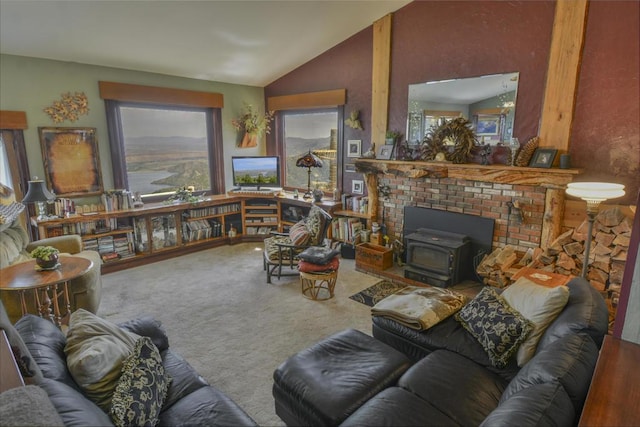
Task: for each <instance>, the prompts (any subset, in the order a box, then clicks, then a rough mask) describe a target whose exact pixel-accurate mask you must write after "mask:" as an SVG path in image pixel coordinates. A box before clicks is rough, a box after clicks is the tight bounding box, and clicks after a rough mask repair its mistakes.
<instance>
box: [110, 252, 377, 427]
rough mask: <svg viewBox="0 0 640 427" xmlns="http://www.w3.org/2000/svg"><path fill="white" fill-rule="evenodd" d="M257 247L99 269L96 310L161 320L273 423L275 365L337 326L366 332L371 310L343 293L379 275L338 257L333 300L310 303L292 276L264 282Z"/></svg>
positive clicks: (197, 362) (250, 408)
mask: <svg viewBox="0 0 640 427" xmlns="http://www.w3.org/2000/svg"><path fill="white" fill-rule="evenodd" d="M261 246H262V245H261V243H243V244H238V245H233V246H222V247H219V248H214V249H209V250H206V251H201V252H197V253H194V254H189V255H184V256H181V257H177V258H173V259H170V260H167V261H162V262H157V263H153V264H148V265H144V266H141V267H136V268H132V269H128V270H124V271H119V272H116V273H111V274H107V275H104V276H103V278H102V282H103V289H102V302H101V305H100V310H99V311H98V314H99V315H100V316H102V317H104V318H106V319H108V320H111V321H113V322H121V321H125V320H128V319H131V318H134V317H137V316H140V315H142V314H149V315H152V316H153V317H155V318H156V319H159V320H160V321H161V322H162V323H163V326H164V327H165V329H166V330H167V334H168V336H169V342H170V345H171V347H172V349H173V350H174V351H176V352H178V353H180V354H181V355H182V356H183V357H184V358H185V359H186V360H187V361H189V363H191V365H193V367H194V368H195V369H197V370H198V372H199V373H200V374H201V375H202V376H203V377H204V378H206V379H207V380H208V381H209V382H210V383H211V384H212V385H214V386H216V387H218V388H219V389H221V390H222V391H224V392H225V393H227V394H228V395H229V396H230V397H231V398H232V399H234V400H235V401H236V402H237V403H238V404H239V405H240V406H241V407H242V408H244V410H245V411H247V413H248V414H249V415H250V416H251V417H253V418H254V419H255V421H256V422H257V423H258V424H260V425H263V426H279V425H283V423H282V421H281V420H280V418H278V416H277V415H276V414H275V411H274V405H273V397H272V395H271V386H272V384H273V380H272V375H273V371H274V370H275V369H276V368H277V367H278V365H279V364H280V363H282V362H283V361H284V360H285V359H286V358H287V357H288V356H290V355H292V354H294V353H296V352H298V351H300V350H302V349H304V348H306V347H308V346H310V345H311V344H313V343H314V342H316V341H318V340H320V339H321V338H323V337H326V336H328V335H331V334H332V333H334V332H337V331H340V330H343V329H346V328H355V329H358V330H361V331H363V332H365V333H367V334H370V333H371V314H370V307H368V306H366V305H364V304H360V303H358V302H356V301H354V300H352V299H350V298H349V296H350V295H353V294H354V293H357V292H359V291H361V290H363V289H365V288H368V287H370V286H371V285H373V284H374V283H377V282H379V281H380V279H379V278H376V277H373V276H368V275H365V274H363V273H360V272H356V271H355V265H354V264H355V263H354V260H345V259H341V260H340V261H341V265H340V269H339V274H338V282H337V285H336V290H335V297H334V298H332V299H330V300H328V301H312V300H308V299H306V298H304V297H303V296H302V295H301V292H300V284H299V279H298V277H287V278H283V279H281V280H277V279H275V280H274V283H273V284H271V285H268V284H267V283H266V274H265V272H264V270H263V269H262V258H261V257H262V253H261Z"/></svg>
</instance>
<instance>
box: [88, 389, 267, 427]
mask: <svg viewBox="0 0 640 427" xmlns="http://www.w3.org/2000/svg"><path fill="white" fill-rule="evenodd" d="M95 425H98V424H95ZM158 425H160V426H256V425H257V424H256V423H255V421H253V420H252V419H251V417H249V415H247V414H246V412H244V411H243V410H242V408H240V407H239V406H238V405H237V404H236V403H235V402H233V401H232V400H231V398H229V397H228V396H227V395H225V394H224V393H222V392H221V391H219V390H217V389H215V388H213V387H210V386H206V387H202V388H200V389H198V390H196V391H195V392H193V393H191V394H189V395H188V396H186V397H185V398H184V399H181V400H180V401H178V402H176V403H175V404H174V405H172V406H171V407H168V408H167V407H166V406H165V407H164V409H163V411H162V412H161V413H160V422H159V423H158Z"/></svg>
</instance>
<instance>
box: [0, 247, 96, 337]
mask: <svg viewBox="0 0 640 427" xmlns="http://www.w3.org/2000/svg"><path fill="white" fill-rule="evenodd" d="M92 265H93V262H91V261H90V260H88V259H86V258H81V257H77V256H61V257H60V267H58V268H56V269H54V270H42V271H39V270H38V269H37V268H36V260H31V261H27V262H21V263H18V264H13V265H10V266H9V267H6V268H3V269H2V274H1V275H0V276H1V277H0V289H2V290H3V291H14V292H19V293H20V305H21V308H22V315H23V316H24V315H25V314H27V301H26V294H27V293H32V295H33V298H34V302H35V305H36V307H37V308H38V314H39V315H40V317H46V318H48V319H50V320H51V321H52V322H53V323H55V324H56V325H57V326H58V327H61V326H62V323H63V322H62V320H63V318H67V317H68V316H69V315H70V314H71V303H70V301H69V289H68V287H67V284H68V282H69V280H72V279H75V278H76V277H79V276H82V275H83V274H85V273H86V272H87V271H89V269H90V268H91V266H92ZM58 285H61V286H60V287H59V286H58ZM60 297H62V301H63V304H64V306H65V308H66V313H65V315H64V316H62V313H61V310H60V304H59V303H58V298H60ZM51 305H53V310H51Z"/></svg>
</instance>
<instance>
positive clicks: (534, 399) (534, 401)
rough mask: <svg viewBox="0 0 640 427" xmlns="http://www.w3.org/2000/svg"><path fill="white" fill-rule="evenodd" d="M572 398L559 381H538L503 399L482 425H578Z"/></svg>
mask: <svg viewBox="0 0 640 427" xmlns="http://www.w3.org/2000/svg"><path fill="white" fill-rule="evenodd" d="M571 407H572V404H571V400H570V399H569V396H568V395H567V393H566V392H565V390H564V388H562V385H560V383H558V382H557V381H552V382H550V383H545V384H534V385H532V386H531V387H528V388H525V389H522V390H519V391H517V392H516V393H514V394H513V395H511V396H510V397H509V399H507V400H506V401H504V402H502V404H500V406H498V407H497V408H496V409H495V410H494V411H493V412H491V413H490V414H489V416H488V417H487V418H485V420H484V421H483V422H482V424H480V427H512V426H519V427H547V426H548V427H556V426H571V425H573V424H574V422H573V421H574V418H575V417H574V416H573V411H571V409H567V408H571Z"/></svg>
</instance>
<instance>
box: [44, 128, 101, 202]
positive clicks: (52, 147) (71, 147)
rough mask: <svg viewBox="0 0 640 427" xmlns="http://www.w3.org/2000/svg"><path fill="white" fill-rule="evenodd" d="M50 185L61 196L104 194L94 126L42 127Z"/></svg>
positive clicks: (48, 183)
mask: <svg viewBox="0 0 640 427" xmlns="http://www.w3.org/2000/svg"><path fill="white" fill-rule="evenodd" d="M38 132H39V134H40V146H41V148H42V160H43V161H44V170H45V176H46V180H47V186H48V187H49V188H50V189H51V191H53V192H54V193H55V194H56V196H58V197H77V196H94V195H99V194H102V192H103V187H102V174H101V172H100V156H99V155H98V141H97V139H96V129H95V128H58V127H55V128H50V127H39V128H38Z"/></svg>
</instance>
